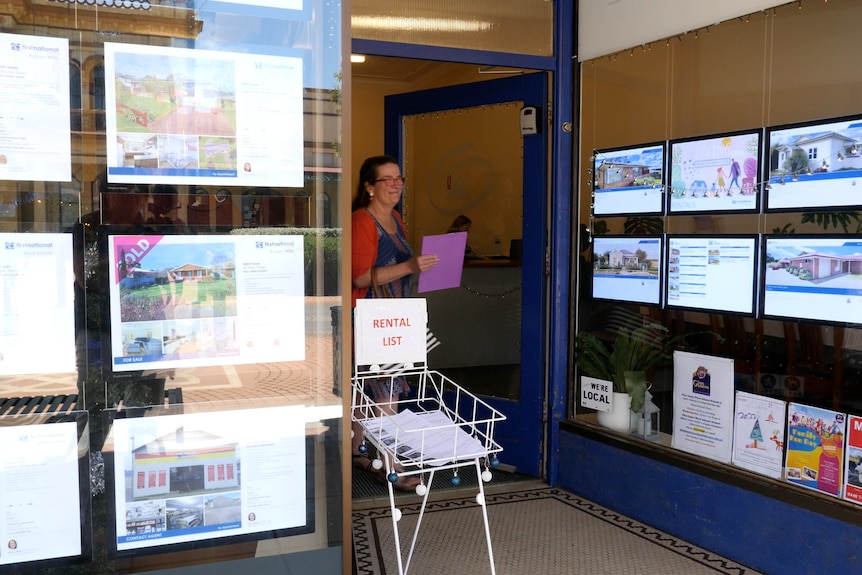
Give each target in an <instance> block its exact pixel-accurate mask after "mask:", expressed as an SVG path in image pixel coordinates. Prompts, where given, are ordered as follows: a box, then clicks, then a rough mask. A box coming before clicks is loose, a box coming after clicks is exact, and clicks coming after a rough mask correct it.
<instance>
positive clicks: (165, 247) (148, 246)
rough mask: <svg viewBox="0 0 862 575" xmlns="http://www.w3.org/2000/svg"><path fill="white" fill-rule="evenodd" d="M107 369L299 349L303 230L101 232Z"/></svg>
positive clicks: (220, 361) (253, 358) (203, 362)
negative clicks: (282, 232)
mask: <svg viewBox="0 0 862 575" xmlns="http://www.w3.org/2000/svg"><path fill="white" fill-rule="evenodd" d="M106 244H107V245H106V246H105V247H104V248H103V249H106V250H107V254H105V257H104V258H103V261H105V262H109V263H110V265H108V270H107V272H106V274H107V278H108V286H107V290H108V293H107V296H108V303H109V312H110V339H109V343H110V346H109V349H108V351H109V354H108V357H109V361H108V365H107V366H106V367H107V368H108V369H107V371H108V375H107V377H108V378H110V377H111V376H112V375H116V374H118V373H123V372H137V371H139V370H152V369H175V368H181V367H198V366H209V365H230V364H243V363H261V362H273V361H300V360H302V359H304V357H305V303H304V295H305V273H304V263H303V262H304V255H303V238H302V236H293V235H108V237H107V242H106Z"/></svg>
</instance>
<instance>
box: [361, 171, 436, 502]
mask: <svg viewBox="0 0 862 575" xmlns="http://www.w3.org/2000/svg"><path fill="white" fill-rule="evenodd" d="M403 190H404V178H403V177H401V169H400V168H399V167H398V162H396V161H395V160H394V159H393V158H391V157H389V156H373V157H371V158H368V159H367V160H365V161H364V162H363V163H362V167H361V168H360V169H359V183H358V185H357V189H356V197H355V198H354V199H353V217H352V230H353V235H352V242H353V251H352V275H351V277H352V278H353V294H352V302H353V306H354V307H355V306H356V300H357V299H359V298H366V297H374V294H373V293H372V292H373V289H372V285H371V270H372V269H376V274H377V282H378V284H379V285H380V286H381V287H384V286H385V287H386V288H388V289H389V291H390V292H391V293H392V295H393V297H409V296H410V295H411V286H412V284H411V276H412V275H413V274H415V273H417V272H423V271H426V270H429V269H431V268H432V267H434V266H435V265H437V262H438V261H439V258H438V257H437V256H433V255H428V256H422V255H414V253H413V250H412V249H411V248H410V244H409V243H408V242H407V236H406V234H405V233H404V222H403V221H402V220H401V215H400V214H399V213H398V211H397V210H396V209H395V207H396V206H397V205H398V203H399V202H400V201H401V192H402V191H403ZM366 385H367V386H368V387H367V389H366V393H368V395H369V396H370V397H371V399H372V400H373V401H374V402H375V403H377V404H379V405H381V406H382V407H381V409H382V410H383V411H384V412H387V413H394V412H395V409H394V406H393V405H392V402H393V401H397V400H398V397H397V395H400V394H401V393H406V392H407V391H409V387H408V386H407V382H406V381H405V380H404V378H398V379H396V380H395V385H394V386H392V385H391V380H390V379H389V378H382V379H381V380H379V381H366ZM361 444H362V426H360V425H359V424H357V423H356V422H353V465H354V467H358V468H360V469H365V470H366V471H369V472H371V473H374V474H375V477H376V478H377V479H378V480H385V472H384V471H383V470H377V471H375V470H374V469H373V467H372V466H371V463H372V462H371V458H370V457H369V456H368V455H367V454H365V453H360V451H359V446H360V445H361ZM418 483H419V478H418V477H415V476H408V477H399V478H398V481H397V482H396V483H395V484H394V487H396V488H397V489H403V490H408V491H409V490H411V489H413V488H415V487H416V485H417V484H418Z"/></svg>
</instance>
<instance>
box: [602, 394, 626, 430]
mask: <svg viewBox="0 0 862 575" xmlns="http://www.w3.org/2000/svg"><path fill="white" fill-rule="evenodd" d="M612 395H613V398H612V399H611V410H610V411H599V412H598V413H597V415H598V419H599V425H601V426H602V427H607V428H608V429H612V430H614V431H619V432H620V433H628V432H629V430H630V429H631V415H630V413H631V406H632V396H631V395H629V394H628V393H617V392H616V391H615V392H613V394H612Z"/></svg>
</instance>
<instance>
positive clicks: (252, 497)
mask: <svg viewBox="0 0 862 575" xmlns="http://www.w3.org/2000/svg"><path fill="white" fill-rule="evenodd" d="M303 409H304V407H303V406H282V407H267V408H260V409H242V410H236V411H222V412H208V413H193V414H183V415H164V416H155V417H140V418H127V419H115V420H114V424H113V428H112V439H113V441H114V481H115V485H116V489H115V504H116V522H117V534H116V544H117V550H118V551H127V550H132V549H138V548H143V547H156V546H160V545H169V544H174V543H188V542H194V541H201V540H205V539H214V538H219V537H228V536H234V535H244V534H251V533H260V532H269V531H275V530H279V529H302V528H304V527H309V526H307V525H306V518H307V509H306V504H307V501H306V499H307V493H306V491H307V483H306V465H307V461H306V453H305V414H304V413H303Z"/></svg>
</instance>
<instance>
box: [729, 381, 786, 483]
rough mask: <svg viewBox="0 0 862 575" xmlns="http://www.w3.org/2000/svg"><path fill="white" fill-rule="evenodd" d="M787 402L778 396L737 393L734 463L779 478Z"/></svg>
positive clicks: (734, 426)
mask: <svg viewBox="0 0 862 575" xmlns="http://www.w3.org/2000/svg"><path fill="white" fill-rule="evenodd" d="M786 410H787V404H786V403H784V402H783V401H779V400H777V399H773V398H769V397H763V396H760V395H752V394H750V393H745V392H743V391H737V392H736V415H735V417H734V425H733V464H734V465H737V466H739V467H742V468H744V469H748V470H749V471H753V472H755V473H761V474H763V475H767V476H769V477H773V478H775V479H781V462H782V455H783V452H784V425H785V418H784V416H785V413H786Z"/></svg>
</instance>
